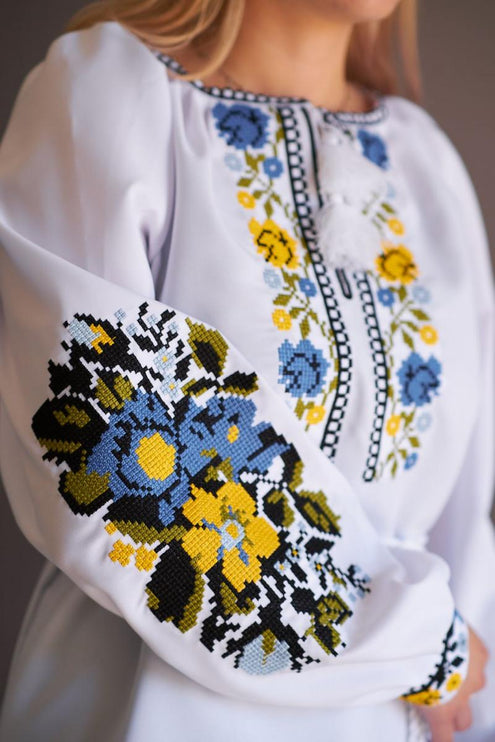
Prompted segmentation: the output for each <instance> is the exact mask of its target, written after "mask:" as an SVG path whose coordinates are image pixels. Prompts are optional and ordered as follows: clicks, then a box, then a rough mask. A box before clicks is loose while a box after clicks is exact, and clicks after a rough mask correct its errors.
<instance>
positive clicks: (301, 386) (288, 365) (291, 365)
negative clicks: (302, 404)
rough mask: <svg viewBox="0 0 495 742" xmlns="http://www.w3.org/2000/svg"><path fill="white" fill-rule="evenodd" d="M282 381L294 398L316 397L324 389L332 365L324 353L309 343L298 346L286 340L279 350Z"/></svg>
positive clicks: (304, 341) (305, 342) (302, 341)
mask: <svg viewBox="0 0 495 742" xmlns="http://www.w3.org/2000/svg"><path fill="white" fill-rule="evenodd" d="M278 356H279V360H280V369H279V371H280V381H281V382H282V383H283V384H284V385H285V391H286V392H289V393H290V394H291V395H292V396H293V397H297V398H299V397H302V396H303V395H306V396H308V397H316V396H317V395H318V394H319V393H320V392H321V391H322V389H323V385H324V383H325V378H326V375H327V371H328V369H329V366H330V364H329V363H328V361H327V360H326V359H325V358H324V357H323V353H322V352H321V350H319V349H318V348H315V346H314V345H313V344H312V343H311V342H310V341H309V340H301V341H300V342H299V344H298V345H297V346H294V345H292V344H291V343H290V342H289V341H288V340H284V342H283V343H282V345H281V346H280V348H279V349H278Z"/></svg>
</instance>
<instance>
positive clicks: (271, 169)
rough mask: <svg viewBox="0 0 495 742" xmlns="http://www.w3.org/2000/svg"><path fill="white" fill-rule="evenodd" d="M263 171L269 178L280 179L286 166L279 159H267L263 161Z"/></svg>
mask: <svg viewBox="0 0 495 742" xmlns="http://www.w3.org/2000/svg"><path fill="white" fill-rule="evenodd" d="M263 170H264V171H265V174H266V175H268V177H269V178H278V176H279V175H282V173H283V171H284V166H283V165H282V163H281V161H280V160H279V159H278V157H267V158H266V160H263Z"/></svg>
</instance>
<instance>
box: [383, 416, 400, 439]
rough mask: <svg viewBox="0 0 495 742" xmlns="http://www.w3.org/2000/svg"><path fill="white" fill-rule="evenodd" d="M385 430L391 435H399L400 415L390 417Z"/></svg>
mask: <svg viewBox="0 0 495 742" xmlns="http://www.w3.org/2000/svg"><path fill="white" fill-rule="evenodd" d="M385 428H386V430H387V433H388V434H389V435H392V436H394V435H397V433H398V432H399V428H400V415H392V416H391V417H389V418H388V420H387V424H386V426H385Z"/></svg>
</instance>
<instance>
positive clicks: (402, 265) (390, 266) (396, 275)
mask: <svg viewBox="0 0 495 742" xmlns="http://www.w3.org/2000/svg"><path fill="white" fill-rule="evenodd" d="M375 265H376V267H377V270H378V273H379V274H380V276H382V278H385V280H387V281H399V282H400V283H403V284H407V283H411V282H412V281H414V280H415V279H416V278H417V277H418V267H417V265H416V263H415V262H414V258H413V255H412V253H411V252H410V251H409V250H408V249H407V247H404V245H392V244H387V243H385V244H384V245H383V252H382V253H381V254H380V255H379V256H378V257H377V258H376V260H375Z"/></svg>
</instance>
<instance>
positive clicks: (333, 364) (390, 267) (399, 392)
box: [212, 102, 442, 482]
mask: <svg viewBox="0 0 495 742" xmlns="http://www.w3.org/2000/svg"><path fill="white" fill-rule="evenodd" d="M212 118H213V121H214V129H215V132H216V135H217V137H218V138H219V140H220V141H221V143H222V145H223V147H224V149H225V152H224V160H223V164H224V167H225V169H226V170H227V171H230V176H231V182H232V206H233V208H239V209H240V210H242V211H243V212H244V221H245V229H246V233H249V239H250V241H251V244H252V248H253V254H255V255H256V257H258V258H259V263H260V281H261V280H262V281H264V283H265V284H266V289H267V290H268V291H269V292H270V294H271V297H272V311H271V318H270V319H271V323H272V325H273V326H274V327H275V328H276V329H277V330H278V332H279V334H280V339H279V341H278V344H277V349H276V352H277V362H278V381H279V387H280V389H281V391H282V393H283V394H284V396H285V399H286V401H287V403H288V404H289V406H290V407H291V408H292V409H293V411H294V413H295V415H296V416H297V417H298V418H299V419H300V420H301V422H302V423H303V424H304V426H305V429H306V430H307V431H308V432H309V433H310V434H311V435H312V436H313V437H314V438H317V439H318V441H319V445H320V446H321V448H322V449H323V450H324V452H325V453H326V454H327V455H328V456H329V457H330V458H334V456H335V455H336V453H337V450H338V445H339V441H340V437H341V428H342V423H343V420H344V417H345V413H346V406H347V401H348V398H349V394H350V392H351V389H352V377H353V352H352V346H353V343H352V338H350V336H349V332H348V329H347V327H346V325H345V323H344V321H343V317H342V307H341V302H342V301H344V302H347V301H352V302H353V304H354V305H355V309H354V311H356V312H359V314H360V316H361V322H362V323H363V325H364V327H365V328H366V332H367V335H368V339H369V353H370V356H371V359H372V364H373V377H374V378H373V379H370V383H372V384H373V385H374V390H375V392H374V396H375V403H374V417H373V422H372V426H371V429H370V432H369V445H368V451H367V453H366V454H364V455H363V460H362V461H361V462H360V465H361V467H362V477H363V479H364V481H369V482H371V481H376V480H378V479H381V478H384V477H387V478H394V477H396V476H397V475H398V474H399V473H401V472H404V473H405V472H407V471H408V470H410V469H411V468H412V467H413V466H414V465H415V464H416V462H417V460H418V458H419V456H420V453H421V448H422V446H423V443H424V440H425V439H426V438H427V437H428V432H427V431H428V428H430V426H431V423H432V420H433V414H434V406H435V398H436V397H437V396H438V395H439V393H440V391H441V380H442V366H441V362H440V360H439V354H438V339H439V338H438V331H437V329H436V327H435V325H434V322H433V319H432V317H431V315H430V312H429V307H428V304H429V302H430V298H431V297H430V291H429V289H428V288H427V287H426V286H424V285H423V284H422V282H421V270H420V267H419V265H418V263H417V261H416V259H415V256H414V254H413V252H412V250H411V247H410V246H409V245H408V233H407V226H406V224H405V223H404V221H403V219H402V218H401V214H400V213H399V212H398V206H397V204H396V201H397V199H396V193H395V188H394V184H393V177H392V176H389V171H390V161H389V153H388V151H387V146H386V143H385V141H384V140H383V139H382V138H381V137H380V136H378V135H377V134H376V133H374V132H373V131H372V130H370V129H367V128H363V127H360V126H359V125H353V126H349V125H344V124H343V123H342V122H339V121H337V120H335V119H332V118H331V117H329V118H327V121H326V122H325V126H326V128H327V130H332V129H333V130H334V131H335V137H336V141H337V142H340V143H342V142H344V143H345V146H346V147H348V148H349V147H350V148H352V150H353V151H354V152H359V155H360V158H361V159H363V160H364V161H366V162H367V167H368V169H369V168H370V164H369V163H372V168H375V169H376V170H377V171H381V172H382V173H383V174H384V176H382V177H386V178H387V183H386V185H387V188H386V192H385V193H384V192H383V191H380V192H379V191H378V190H377V191H376V192H375V191H374V190H373V187H372V186H371V189H370V192H369V196H368V197H367V198H366V199H365V201H363V203H362V204H361V205H360V207H359V209H356V210H355V212H354V215H353V218H354V219H355V221H356V222H357V223H358V225H359V227H360V228H361V235H360V239H363V238H365V237H366V236H367V235H368V234H369V235H371V238H372V240H373V244H376V250H375V254H374V256H373V259H372V261H371V264H370V265H369V268H367V269H366V270H360V271H356V270H352V269H349V268H348V267H346V266H345V265H342V266H341V265H338V264H337V265H329V264H328V260H326V259H325V245H324V244H322V239H321V235H320V233H319V230H318V229H317V227H316V224H315V217H316V218H317V216H318V214H315V213H314V209H312V208H311V203H314V201H315V197H314V196H315V194H311V193H310V190H311V187H313V189H314V190H316V192H317V193H316V196H317V198H318V199H319V201H320V205H321V204H322V197H321V193H320V190H319V185H320V184H319V181H318V157H317V152H316V150H317V145H316V144H315V138H316V135H315V132H314V131H313V129H312V125H311V122H310V117H309V116H308V115H307V113H306V112H305V111H304V109H302V112H301V110H295V108H294V106H291V105H279V106H276V107H275V106H264V107H260V106H255V105H248V104H247V103H244V102H243V103H237V102H236V103H224V102H217V103H215V104H214V105H213V107H212ZM304 137H305V138H306V140H308V139H309V140H310V141H311V146H312V150H313V158H312V161H310V162H308V161H307V160H308V158H305V157H304V156H303V146H302V140H303V138H304ZM310 183H311V184H314V186H310ZM332 197H335V198H339V197H341V194H339V193H334V194H332ZM335 239H336V240H338V234H337V236H336V238H335ZM342 239H343V238H342ZM274 352H275V349H274Z"/></svg>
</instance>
